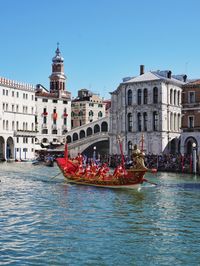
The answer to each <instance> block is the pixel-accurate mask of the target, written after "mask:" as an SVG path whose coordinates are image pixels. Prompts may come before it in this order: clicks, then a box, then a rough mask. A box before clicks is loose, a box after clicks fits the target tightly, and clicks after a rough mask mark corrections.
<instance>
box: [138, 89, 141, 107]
mask: <svg viewBox="0 0 200 266" xmlns="http://www.w3.org/2000/svg"><path fill="white" fill-rule="evenodd" d="M137 102H138V104H141V103H142V91H141V89H139V90H138V91H137Z"/></svg>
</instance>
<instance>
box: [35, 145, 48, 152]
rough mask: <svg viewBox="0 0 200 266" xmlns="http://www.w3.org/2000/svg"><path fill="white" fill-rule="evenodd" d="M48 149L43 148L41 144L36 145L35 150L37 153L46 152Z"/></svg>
mask: <svg viewBox="0 0 200 266" xmlns="http://www.w3.org/2000/svg"><path fill="white" fill-rule="evenodd" d="M46 149H47V148H42V147H41V145H40V144H39V143H36V144H35V150H36V151H43V150H44V151H45V150H46Z"/></svg>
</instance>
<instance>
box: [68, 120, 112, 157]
mask: <svg viewBox="0 0 200 266" xmlns="http://www.w3.org/2000/svg"><path fill="white" fill-rule="evenodd" d="M108 132H109V116H107V117H103V118H101V119H98V120H96V121H94V122H91V123H89V124H86V125H83V126H80V127H78V128H74V129H73V130H71V131H68V132H67V134H66V141H67V143H68V149H69V153H70V156H71V157H75V156H76V155H77V154H78V153H83V152H86V153H87V154H88V155H91V156H92V154H93V153H94V152H96V153H99V154H102V153H108V152H109V135H108Z"/></svg>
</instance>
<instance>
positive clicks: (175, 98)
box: [174, 91, 177, 105]
mask: <svg viewBox="0 0 200 266" xmlns="http://www.w3.org/2000/svg"><path fill="white" fill-rule="evenodd" d="M176 104H177V103H176V91H174V105H176Z"/></svg>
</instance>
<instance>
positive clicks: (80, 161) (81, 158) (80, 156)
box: [75, 153, 83, 164]
mask: <svg viewBox="0 0 200 266" xmlns="http://www.w3.org/2000/svg"><path fill="white" fill-rule="evenodd" d="M75 160H77V161H78V162H79V164H82V163H83V155H82V154H81V153H78V155H77V156H76V158H75Z"/></svg>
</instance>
